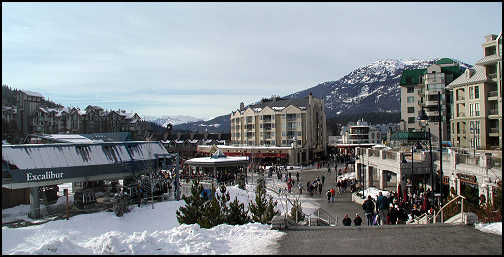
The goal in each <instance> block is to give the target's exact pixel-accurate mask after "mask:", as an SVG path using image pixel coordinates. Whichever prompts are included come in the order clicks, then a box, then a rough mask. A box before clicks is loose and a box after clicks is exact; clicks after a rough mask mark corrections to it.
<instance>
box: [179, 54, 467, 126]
mask: <svg viewBox="0 0 504 257" xmlns="http://www.w3.org/2000/svg"><path fill="white" fill-rule="evenodd" d="M441 59H443V58H433V57H430V58H425V59H422V58H402V59H393V58H384V59H381V60H377V61H374V62H372V63H370V64H367V65H362V66H359V67H358V68H356V69H355V70H353V71H352V72H350V73H348V74H347V75H345V76H343V77H341V78H340V79H338V80H334V81H326V82H322V83H319V84H317V85H315V86H313V87H311V88H308V89H305V90H301V91H298V92H295V93H293V94H290V95H287V96H284V98H299V97H305V96H307V95H308V94H310V93H312V95H313V96H315V97H318V98H321V99H324V103H325V111H326V117H327V119H330V118H334V117H337V116H338V115H341V114H343V113H344V114H346V115H350V114H359V113H369V112H390V113H392V112H400V87H399V81H400V79H401V75H402V72H403V70H405V69H423V68H426V67H427V66H429V65H431V64H433V63H435V62H436V61H438V60H441ZM449 59H451V60H453V61H455V62H458V63H459V65H460V67H461V68H471V67H472V66H471V65H468V64H466V63H464V62H461V61H459V60H457V59H455V58H449ZM252 104H254V103H252ZM252 104H250V105H252ZM229 115H230V114H226V115H221V116H218V117H216V118H214V119H212V120H209V121H207V122H193V123H188V124H179V125H177V126H174V129H180V130H191V131H194V129H198V128H201V127H205V128H206V129H208V128H210V127H208V126H209V125H213V127H211V129H210V130H211V131H213V132H224V133H229V128H230V124H229V123H230V121H229ZM224 117H227V120H226V119H225V118H224ZM220 122H222V123H220ZM215 124H219V126H217V127H215ZM224 129H226V130H224ZM210 130H208V131H209V132H210ZM196 131H197V130H196Z"/></svg>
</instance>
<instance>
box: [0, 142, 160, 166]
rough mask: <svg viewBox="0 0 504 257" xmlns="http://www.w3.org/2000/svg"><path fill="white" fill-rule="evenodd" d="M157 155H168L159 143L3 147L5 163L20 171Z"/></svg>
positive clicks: (87, 164) (144, 158)
mask: <svg viewBox="0 0 504 257" xmlns="http://www.w3.org/2000/svg"><path fill="white" fill-rule="evenodd" d="M128 150H129V151H128ZM155 154H168V152H167V151H166V149H165V148H164V147H163V146H162V145H161V144H160V143H159V142H154V141H150V142H145V141H138V142H137V141H131V142H127V143H124V142H123V143H94V144H67V143H63V144H25V145H2V160H4V161H6V162H7V163H9V164H11V165H14V166H16V167H17V168H18V169H46V168H59V167H73V166H89V165H104V164H116V163H117V162H128V161H134V160H154V159H156V156H155Z"/></svg>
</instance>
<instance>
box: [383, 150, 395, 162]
mask: <svg viewBox="0 0 504 257" xmlns="http://www.w3.org/2000/svg"><path fill="white" fill-rule="evenodd" d="M384 153H385V159H391V160H395V159H397V152H392V151H384Z"/></svg>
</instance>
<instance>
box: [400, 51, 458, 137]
mask: <svg viewBox="0 0 504 257" xmlns="http://www.w3.org/2000/svg"><path fill="white" fill-rule="evenodd" d="M463 72H464V69H463V68H461V67H460V66H459V64H458V63H457V62H455V61H453V60H451V59H449V58H443V59H440V60H438V61H437V62H436V63H434V64H432V65H430V66H429V67H427V68H426V69H410V70H404V71H403V73H402V77H401V81H400V83H399V85H400V86H401V123H402V124H401V125H402V128H401V129H404V130H408V131H421V130H423V129H424V128H422V124H420V123H419V122H418V120H417V116H418V114H419V111H421V109H422V108H423V109H424V111H425V113H426V114H427V116H428V117H429V120H428V123H427V124H425V125H426V127H425V129H428V128H430V130H431V135H432V143H433V144H438V142H439V122H440V120H441V122H442V123H441V128H442V139H443V141H448V140H449V135H450V133H449V130H450V127H449V126H448V124H449V121H450V114H451V109H450V108H451V106H450V101H451V100H450V95H449V92H448V91H447V88H446V86H447V85H448V84H449V83H450V82H452V81H453V80H454V79H455V78H457V77H458V76H460V75H461V74H462V73H463ZM438 92H439V93H440V94H439V95H440V98H441V99H440V101H439V102H440V107H441V111H440V112H438V100H439V98H438ZM440 117H442V118H440Z"/></svg>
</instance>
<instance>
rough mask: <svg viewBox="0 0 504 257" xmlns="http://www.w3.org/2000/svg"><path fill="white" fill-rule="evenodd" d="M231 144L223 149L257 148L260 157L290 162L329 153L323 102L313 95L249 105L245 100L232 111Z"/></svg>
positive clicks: (231, 150) (238, 152)
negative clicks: (238, 107) (286, 159)
mask: <svg viewBox="0 0 504 257" xmlns="http://www.w3.org/2000/svg"><path fill="white" fill-rule="evenodd" d="M231 145H232V146H231V148H230V149H222V150H223V151H224V152H225V153H230V152H233V153H234V154H244V153H246V152H248V153H250V152H251V151H252V152H253V151H254V150H253V149H255V151H256V152H257V154H259V156H263V157H279V158H288V162H289V163H301V162H306V161H310V160H313V159H314V158H316V157H317V156H320V155H323V154H326V151H327V132H326V116H325V110H324V102H323V100H321V99H318V98H315V97H313V96H312V95H311V94H310V95H309V96H307V97H304V98H298V99H283V98H279V97H273V98H271V99H263V100H262V101H261V102H260V103H258V104H255V105H250V106H249V107H247V108H244V105H243V103H242V104H241V105H240V109H239V110H237V111H234V112H233V113H232V114H231ZM228 148H229V147H228ZM276 152H278V154H275V153H276Z"/></svg>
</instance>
